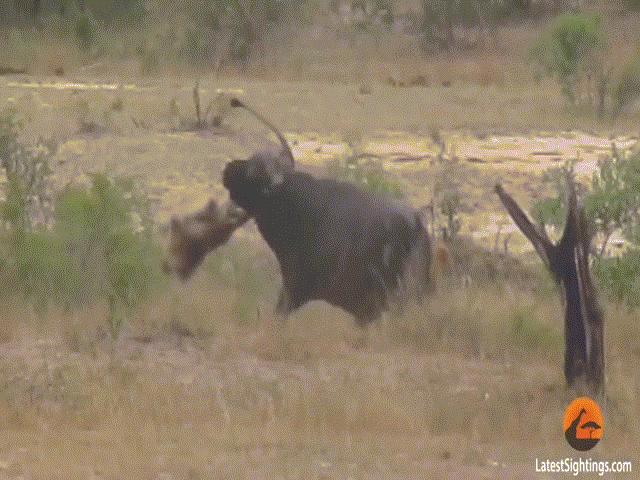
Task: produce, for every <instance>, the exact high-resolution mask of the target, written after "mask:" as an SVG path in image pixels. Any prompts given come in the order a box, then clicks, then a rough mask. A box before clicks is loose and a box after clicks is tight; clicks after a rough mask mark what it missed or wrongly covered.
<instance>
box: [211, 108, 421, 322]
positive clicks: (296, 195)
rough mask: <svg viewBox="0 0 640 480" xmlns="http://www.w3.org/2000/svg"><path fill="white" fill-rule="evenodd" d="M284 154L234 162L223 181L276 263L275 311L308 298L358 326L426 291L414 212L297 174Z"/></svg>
mask: <svg viewBox="0 0 640 480" xmlns="http://www.w3.org/2000/svg"><path fill="white" fill-rule="evenodd" d="M232 105H233V106H234V107H241V108H245V109H246V110H249V111H250V112H251V113H253V114H254V115H256V116H258V118H259V119H260V120H262V121H263V122H264V123H266V124H267V126H269V127H270V128H271V129H272V130H274V132H275V133H276V135H277V136H278V138H279V139H280V143H281V150H280V151H274V152H268V151H266V152H259V153H256V154H254V155H253V156H252V157H250V158H249V159H247V160H234V161H232V162H230V163H229V164H228V165H227V166H226V167H225V169H224V173H223V182H224V186H225V188H226V189H227V190H228V191H229V194H230V197H231V200H232V201H233V202H234V203H235V204H236V205H238V206H239V207H241V208H242V209H243V210H245V211H246V213H247V214H248V215H249V216H251V217H253V218H254V219H255V221H256V223H257V226H258V229H259V231H260V233H261V234H262V236H263V237H264V239H265V241H266V242H267V244H268V245H269V247H270V248H271V249H272V250H273V252H274V254H275V255H276V257H277V259H278V262H279V264H280V270H281V273H282V280H283V287H282V291H281V294H280V298H279V300H278V304H277V307H276V311H277V313H278V314H280V315H284V316H286V315H287V314H289V313H290V312H291V311H293V310H295V309H297V308H298V307H300V306H302V305H304V304H305V303H306V302H308V301H310V300H324V301H326V302H328V303H330V304H332V305H335V306H338V307H340V308H342V309H344V310H346V311H347V312H349V313H351V314H352V315H354V317H355V318H356V320H357V322H358V323H359V324H360V325H364V324H367V323H368V322H370V321H372V320H374V319H376V318H378V317H379V316H380V314H381V313H382V312H383V311H384V310H386V309H387V308H388V307H389V306H390V305H391V304H392V303H396V302H398V301H402V300H404V299H405V297H406V296H409V295H410V296H414V297H417V298H420V297H422V296H423V295H424V294H425V293H426V292H427V291H428V290H429V288H430V287H431V283H432V281H431V245H430V241H429V236H428V233H427V230H426V228H425V227H424V225H423V223H422V221H421V218H420V215H419V214H418V212H417V211H416V210H414V209H412V208H410V207H408V206H406V205H402V204H399V203H397V202H395V201H393V200H391V199H389V198H386V197H383V196H381V195H376V194H373V193H369V192H365V191H362V190H360V189H359V188H357V187H356V186H354V185H352V184H350V183H345V182H339V181H336V180H330V179H318V178H314V177H312V176H311V175H309V174H307V173H303V172H299V171H295V170H294V168H293V167H294V160H293V155H292V154H291V150H290V149H289V146H288V145H287V143H286V141H285V140H284V138H283V137H282V135H281V134H280V133H279V132H278V131H277V129H275V128H274V127H273V126H272V125H271V124H270V123H269V122H267V121H266V120H265V119H264V118H262V117H261V116H259V115H258V114H256V112H254V111H253V110H251V109H249V108H248V107H246V106H245V105H244V104H242V103H241V102H240V101H239V100H236V99H234V100H233V101H232Z"/></svg>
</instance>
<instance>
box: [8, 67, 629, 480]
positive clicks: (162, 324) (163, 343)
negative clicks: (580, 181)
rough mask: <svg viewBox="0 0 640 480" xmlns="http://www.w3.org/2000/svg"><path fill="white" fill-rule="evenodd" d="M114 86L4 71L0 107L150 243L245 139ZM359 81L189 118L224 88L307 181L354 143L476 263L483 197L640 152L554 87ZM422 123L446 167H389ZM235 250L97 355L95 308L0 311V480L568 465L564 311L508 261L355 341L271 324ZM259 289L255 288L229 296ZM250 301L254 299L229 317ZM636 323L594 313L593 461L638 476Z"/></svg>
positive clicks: (350, 334) (271, 85)
mask: <svg viewBox="0 0 640 480" xmlns="http://www.w3.org/2000/svg"><path fill="white" fill-rule="evenodd" d="M55 82H58V83H55ZM69 82H76V83H78V84H77V85H73V86H69V85H67V86H64V85H62V84H65V83H69ZM119 83H120V82H112V81H111V80H110V79H109V77H108V76H103V77H98V78H89V76H87V75H78V77H77V78H69V79H59V78H56V79H52V78H46V77H41V78H40V77H39V78H32V77H23V76H14V77H1V78H0V108H2V107H5V106H12V107H14V108H16V109H17V111H18V112H19V114H20V115H22V116H23V117H24V118H26V119H27V120H28V123H27V126H26V130H25V137H26V138H27V139H29V138H35V137H38V136H45V137H51V138H54V139H56V140H57V141H58V143H59V145H60V149H59V152H58V154H57V155H56V157H55V164H54V165H53V170H54V181H55V182H56V183H57V184H58V185H64V184H65V183H67V182H70V181H73V182H82V181H84V180H85V179H86V177H85V175H86V174H87V173H90V172H94V171H108V172H110V173H115V174H125V175H133V176H136V177H137V178H138V180H139V182H140V183H141V184H142V185H143V186H144V189H145V190H146V191H147V192H148V194H149V196H150V198H151V199H152V200H153V202H154V208H153V213H154V216H155V218H156V220H157V221H158V223H159V224H160V225H162V224H163V223H164V222H166V220H167V218H168V216H169V215H170V214H171V213H186V212H188V211H190V210H192V209H195V208H199V207H200V206H202V204H203V203H204V202H205V201H206V200H207V199H208V198H209V197H210V196H214V197H222V196H223V195H224V192H223V190H222V188H221V185H220V181H219V178H220V172H221V169H222V168H223V166H224V163H225V162H226V161H227V160H228V159H229V158H231V157H233V156H241V155H246V154H247V153H248V152H250V151H252V149H254V148H256V147H258V146H259V145H261V144H262V142H263V140H262V139H263V136H264V132H263V131H261V130H260V129H259V128H257V127H256V126H255V124H254V123H253V122H252V121H251V120H250V119H247V118H246V117H244V116H242V115H238V114H235V113H234V114H233V116H227V117H225V119H224V122H223V125H222V126H221V127H219V128H216V129H211V130H207V131H185V125H186V126H188V124H189V123H192V122H193V118H194V114H193V110H192V109H193V105H192V100H191V96H192V87H193V84H194V81H193V79H191V78H179V77H178V78H176V79H175V80H171V81H170V80H162V79H138V78H134V79H131V81H130V82H127V81H125V82H122V85H120V86H116V87H114V88H112V87H111V85H112V84H119ZM56 85H57V86H56ZM87 85H89V86H87ZM100 85H102V86H100ZM370 86H371V91H372V93H371V94H361V93H359V89H360V85H359V84H357V83H356V84H339V83H325V82H320V81H319V82H295V83H294V82H291V83H288V82H282V81H277V82H275V81H256V80H253V81H252V80H247V79H225V80H215V79H213V78H203V79H202V80H201V89H202V91H201V93H202V98H203V103H205V105H206V104H207V103H208V102H209V100H210V99H213V98H214V94H215V92H216V89H218V88H220V89H224V90H225V91H227V92H231V93H234V94H240V95H242V96H243V98H245V99H246V100H247V101H248V102H250V103H251V104H252V105H254V106H255V107H256V108H257V109H259V110H260V111H262V112H264V113H266V114H267V116H268V117H269V118H272V119H273V121H274V122H275V123H276V124H277V125H280V126H281V127H282V128H283V129H284V130H285V131H286V133H287V136H288V137H289V139H290V140H291V141H292V143H293V144H294V150H295V153H296V155H297V157H298V158H300V168H303V169H306V170H309V171H311V172H312V173H314V174H316V175H325V174H326V173H327V169H326V162H327V161H328V160H330V159H332V158H335V157H339V156H341V155H343V154H344V153H345V152H346V151H347V150H348V149H349V148H357V149H361V150H363V151H366V152H368V153H374V154H376V155H379V156H380V157H381V158H382V160H381V161H382V163H383V165H384V167H385V169H386V172H387V175H388V176H389V178H392V179H393V180H394V181H397V182H400V184H401V185H402V186H403V189H404V190H405V191H406V193H407V199H408V201H409V202H410V203H412V204H414V205H416V206H420V205H423V204H424V203H426V202H428V201H429V200H430V198H431V196H432V194H433V192H434V190H435V188H436V186H437V185H438V184H442V183H446V182H453V183H455V184H456V185H457V187H459V188H460V190H461V192H462V193H463V197H464V202H463V223H464V233H467V234H472V235H474V236H475V237H476V239H477V240H478V242H484V243H485V245H486V246H492V245H493V244H494V241H495V231H496V230H495V226H496V224H498V223H500V222H502V221H503V220H504V217H503V214H502V212H501V210H500V207H499V204H498V202H497V200H496V198H495V197H494V195H493V194H492V190H491V188H492V186H493V184H494V183H495V182H496V181H498V180H500V181H502V182H503V183H504V184H505V186H506V188H507V189H509V190H510V191H512V192H514V193H515V196H516V198H518V200H521V201H524V202H525V204H530V202H531V201H532V200H533V199H535V198H538V197H539V196H541V195H543V194H544V193H545V192H544V189H543V188H542V187H541V186H540V182H539V175H540V173H541V171H542V169H543V168H546V167H547V166H549V165H553V164H557V163H561V161H562V160H564V159H567V158H570V157H572V156H574V155H575V153H574V152H578V151H579V152H580V158H581V160H582V162H581V163H582V164H583V165H584V166H585V169H586V170H587V171H588V168H589V165H591V164H593V162H594V161H595V159H597V157H598V155H599V154H601V153H603V152H604V151H606V147H607V144H608V138H607V135H609V134H610V133H617V134H618V135H620V136H621V137H620V138H619V139H618V140H619V142H620V144H621V145H622V144H624V145H626V144H625V143H624V142H627V141H628V140H629V138H628V137H630V136H633V135H634V134H635V128H636V126H635V122H636V121H637V118H636V117H634V116H633V115H630V116H629V117H628V118H627V119H626V120H623V122H622V123H621V124H620V125H618V126H617V127H616V128H619V131H617V132H616V131H614V130H615V129H613V130H612V128H611V126H610V125H602V124H597V123H595V122H594V121H593V120H591V119H590V118H588V117H584V116H582V117H581V116H576V115H575V113H573V112H568V111H566V110H565V109H564V107H562V102H561V99H560V97H559V95H558V93H557V92H556V90H555V89H554V88H553V87H552V86H549V85H542V86H540V87H539V88H537V89H532V88H529V86H522V87H517V86H507V87H504V86H503V87H501V86H499V85H493V86H492V85H489V86H481V85H475V84H468V83H463V82H458V83H454V84H453V86H452V87H449V88H446V87H443V86H441V85H434V86H431V87H425V88H423V87H416V88H393V87H391V86H388V85H385V84H384V83H383V82H378V81H374V82H372V84H371V85H370ZM63 87H64V88H63ZM172 99H175V102H172ZM172 103H173V104H174V105H175V106H173V107H172V106H171V104H172ZM625 122H627V123H625ZM578 128H579V129H580V130H591V129H593V130H595V132H594V135H595V136H594V137H588V138H587V137H585V136H584V135H583V134H582V133H580V132H575V131H573V130H575V129H578ZM434 129H439V130H441V131H442V134H443V137H444V138H445V140H446V143H447V148H448V153H449V154H452V155H453V154H455V155H456V156H459V157H460V160H459V161H457V162H444V163H441V162H433V161H431V160H430V159H429V158H427V159H425V160H421V161H415V162H397V161H396V160H397V158H398V157H399V156H400V157H401V156H406V155H413V154H416V153H418V154H422V155H425V156H427V157H429V156H435V154H436V153H437V148H436V146H435V145H434V143H433V141H432V138H431V134H432V131H433V130H434ZM238 132H252V133H249V134H247V133H238ZM545 132H546V133H545ZM549 132H551V133H549ZM562 132H564V133H562ZM516 134H517V137H515V136H514V135H516ZM623 135H624V136H623ZM549 138H551V140H550V141H548V142H547V143H544V139H547V140H548V139H549ZM349 145H350V146H351V147H349ZM540 145H542V147H540ZM539 148H543V149H544V150H545V151H544V152H542V153H543V154H540V152H538V153H536V154H534V152H536V151H537V150H538V149H539ZM476 157H477V158H476ZM471 158H476V160H470V159H471ZM558 159H559V160H558ZM477 160H480V162H478V161H477ZM590 162H591V163H590ZM160 233H161V234H162V228H160ZM242 242H248V244H249V245H250V248H251V250H250V251H251V252H253V253H254V254H255V257H254V260H253V262H254V263H250V264H249V265H245V266H244V267H243V268H244V269H245V270H244V273H248V274H249V276H247V277H242V276H234V275H235V274H236V273H238V272H235V271H233V268H231V269H229V268H227V267H225V259H226V258H228V257H230V255H231V253H232V252H233V248H236V247H234V245H237V244H241V243H242ZM234 245H232V246H230V247H229V248H230V249H227V250H223V251H222V252H221V253H219V254H217V256H213V257H212V258H211V260H210V262H209V264H208V265H206V266H205V268H203V269H202V271H201V272H200V273H199V274H198V275H197V276H196V278H195V279H194V280H193V281H191V282H190V283H188V284H186V285H181V284H178V283H177V282H176V283H175V284H172V285H171V286H170V288H169V291H168V293H166V294H165V295H164V296H163V297H162V298H156V299H154V300H153V301H151V302H149V303H148V304H146V305H145V306H144V308H142V309H141V310H140V311H139V312H138V313H137V314H136V316H135V318H133V319H132V320H131V322H130V323H129V324H128V325H127V326H126V327H125V330H124V331H123V333H122V335H121V337H120V338H119V340H117V341H115V342H114V341H112V340H111V339H110V338H109V336H108V334H107V331H106V328H105V326H104V322H103V320H102V318H104V309H103V307H102V306H99V305H98V306H96V307H94V308H92V309H89V310H87V311H81V312H74V313H62V312H55V311H50V312H48V313H47V314H46V315H44V316H42V315H38V314H36V313H34V312H33V311H32V310H31V309H30V308H29V307H26V306H25V305H23V304H21V303H20V302H19V301H17V300H11V301H8V300H6V299H5V300H3V301H4V302H5V304H4V305H3V309H2V310H1V311H0V324H1V325H2V332H0V372H1V373H0V430H1V431H2V435H0V478H20V477H22V478H37V479H40V478H42V479H45V478H46V479H49V478H61V479H62V478H65V479H66V478H105V479H106V478H150V479H151V478H154V479H156V478H163V479H169V478H176V479H182V478H190V479H198V478H238V479H242V478H247V479H248V478H251V479H255V478H264V479H272V478H308V479H320V478H323V479H329V478H345V479H346V478H353V479H394V478H398V479H399V478H538V477H537V476H536V474H535V471H534V467H535V459H536V457H537V458H546V457H551V458H562V457H565V456H573V457H576V452H574V451H572V450H570V448H569V447H568V446H567V445H566V442H565V441H564V438H563V434H562V431H561V425H562V423H561V422H562V415H563V411H564V407H565V405H566V404H567V403H568V402H569V401H570V400H571V399H572V398H573V396H574V394H573V393H572V392H570V391H567V389H566V388H565V386H564V380H563V378H562V370H561V361H562V325H561V316H562V310H561V306H560V305H559V300H558V296H557V294H556V293H555V291H554V290H553V288H552V286H551V285H550V284H549V280H548V279H547V278H546V277H545V276H544V275H541V274H540V273H539V271H538V270H536V268H535V267H532V266H530V265H525V266H524V267H519V268H522V269H524V271H525V273H526V275H524V280H521V281H518V282H516V281H515V280H514V283H513V284H512V285H511V286H510V285H509V284H508V282H504V281H502V282H497V283H491V284H489V283H488V282H486V283H485V281H484V280H483V279H482V277H478V278H476V277H474V279H473V283H472V285H471V287H469V288H463V287H462V286H461V285H460V284H459V283H455V282H454V283H451V284H443V286H442V288H441V289H440V290H439V292H438V293H437V294H436V295H435V297H433V298H431V299H430V300H429V301H428V302H427V303H426V304H425V305H423V306H413V307H411V308H410V309H409V310H408V311H407V312H405V313H404V314H402V315H400V314H393V315H389V316H388V317H387V318H385V320H384V321H383V322H381V324H380V325H377V326H373V327H372V328H370V329H369V330H368V331H365V332H363V331H360V330H358V329H357V328H355V327H354V325H353V322H352V320H351V319H350V318H349V317H348V316H346V315H344V314H342V313H341V312H339V311H337V310H335V309H332V308H330V307H328V306H326V305H324V304H314V305H311V306H309V307H308V308H305V309H303V310H302V311H301V312H299V313H298V314H296V315H294V316H293V317H292V318H291V319H290V320H289V322H288V323H287V324H286V325H274V324H273V322H272V318H271V315H270V314H269V312H270V311H271V305H272V304H273V302H274V299H275V294H276V285H277V284H278V282H279V278H278V275H277V270H276V265H275V261H274V259H273V257H272V256H271V254H270V253H269V252H268V251H267V250H266V248H265V246H264V245H263V244H262V243H261V241H260V239H259V238H258V237H257V235H256V233H255V231H253V230H252V229H251V228H249V229H247V230H246V231H243V232H239V235H238V239H237V243H236V244H234ZM242 245H244V244H242ZM511 245H512V250H516V251H517V250H518V245H520V246H521V247H522V246H524V245H525V242H524V241H523V239H521V238H515V237H514V239H513V241H512V244H511ZM237 248H249V247H246V246H245V247H237ZM242 251H243V250H241V253H242ZM522 258H524V259H525V260H527V259H529V258H530V257H526V256H523V257H522ZM525 263H527V262H525ZM231 267H233V265H232V266H231ZM225 269H226V270H225ZM216 272H217V273H216ZM220 272H223V273H222V274H220ZM224 272H227V273H224ZM527 272H528V273H527ZM531 272H533V273H531ZM240 273H242V272H240ZM254 273H255V275H258V274H260V275H262V277H260V278H263V279H264V282H262V284H261V285H257V286H256V285H252V284H245V283H244V282H245V281H246V280H247V279H248V278H251V275H252V274H254ZM230 276H233V278H235V279H236V280H234V281H229V280H228V277H230ZM225 279H226V280H225ZM531 279H533V281H532V280H531ZM234 282H235V283H234ZM251 288H255V289H257V290H258V299H257V301H256V302H255V304H254V303H249V304H247V303H246V302H245V301H244V298H245V294H246V293H247V292H248V291H249V290H250V289H251ZM639 328H640V327H639V325H638V322H637V313H633V312H627V311H624V310H622V309H620V308H618V307H616V306H613V305H609V306H608V308H607V336H606V342H607V392H608V393H607V398H606V401H605V402H604V405H603V407H604V416H605V420H606V422H607V423H606V427H605V428H606V433H605V437H604V440H603V441H602V442H601V444H600V445H598V446H597V447H596V449H595V450H593V451H592V452H591V453H590V454H589V456H591V457H593V458H594V459H595V458H597V459H612V460H613V459H632V460H636V462H637V461H638V460H640V451H639V450H638V443H637V438H638V435H640V424H639V423H638V420H637V417H638V414H639V413H640V403H639V401H638V398H637V395H636V393H637V391H638V388H639V387H640V375H639V373H638V369H637V364H638V359H639V357H640V347H639V346H638V345H640V343H639V340H640V330H639Z"/></svg>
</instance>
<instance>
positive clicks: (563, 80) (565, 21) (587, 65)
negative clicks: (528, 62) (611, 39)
mask: <svg viewBox="0 0 640 480" xmlns="http://www.w3.org/2000/svg"><path fill="white" fill-rule="evenodd" d="M601 23H602V22H601V20H600V17H599V16H598V15H593V14H566V15H561V16H559V17H558V18H556V19H555V20H554V22H553V23H552V25H551V26H550V27H549V28H548V29H547V30H546V31H545V32H544V33H543V34H542V36H541V37H540V38H539V39H538V40H537V41H536V43H535V44H534V46H533V47H532V48H531V50H530V53H529V55H530V58H531V59H532V60H533V61H534V62H535V63H536V64H537V66H538V67H540V68H541V69H542V72H543V73H544V74H546V75H548V76H550V77H553V78H555V79H556V80H557V81H558V83H559V84H560V87H561V89H562V93H563V94H564V95H565V97H566V98H567V100H568V101H569V103H570V104H572V105H573V104H577V103H579V102H580V101H581V100H584V99H585V98H594V97H595V95H594V92H592V91H591V89H592V88H594V86H593V85H590V84H589V81H588V79H594V80H595V84H596V85H597V84H598V83H599V82H601V81H602V80H603V79H604V78H605V77H606V74H605V72H604V69H603V65H602V59H601V56H602V54H603V52H604V51H605V48H606V45H607V42H606V38H605V34H604V33H603V30H602V25H601ZM595 88H597V87H595Z"/></svg>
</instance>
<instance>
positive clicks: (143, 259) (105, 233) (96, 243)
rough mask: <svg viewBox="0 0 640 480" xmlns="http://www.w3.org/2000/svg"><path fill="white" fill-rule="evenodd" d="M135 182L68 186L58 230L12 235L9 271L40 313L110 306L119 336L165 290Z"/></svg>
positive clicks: (98, 179)
mask: <svg viewBox="0 0 640 480" xmlns="http://www.w3.org/2000/svg"><path fill="white" fill-rule="evenodd" d="M139 199H140V197H139V195H138V194H137V193H136V192H135V191H134V190H133V188H132V184H131V183H130V182H123V181H117V180H111V179H109V178H108V177H106V176H105V175H95V176H94V177H93V179H92V185H91V187H90V188H79V187H69V188H67V189H65V190H64V191H63V192H62V193H61V194H60V195H59V197H58V199H57V201H56V203H55V215H54V223H53V228H51V229H44V228H37V229H32V230H31V231H23V232H21V233H19V234H16V235H13V236H12V237H11V239H10V240H8V241H7V243H6V244H5V249H4V250H5V255H6V257H7V266H8V268H9V270H10V271H12V272H13V273H14V276H15V279H14V280H15V284H16V286H17V287H18V290H19V291H21V292H22V294H23V295H24V296H25V297H26V298H27V299H29V300H31V301H32V302H33V303H34V305H35V306H36V307H38V309H40V310H42V309H45V308H46V307H47V306H48V305H49V304H55V305H59V306H62V307H64V308H65V309H73V308H77V307H82V306H86V305H90V304H94V303H97V302H103V301H104V302H106V304H107V306H108V308H109V310H108V317H107V321H108V325H109V328H110V330H111V333H112V335H113V336H114V337H116V336H117V335H118V332H119V329H120V326H121V324H122V322H123V319H124V318H126V316H127V315H129V314H130V313H131V311H132V310H133V309H134V308H135V307H136V306H137V305H138V304H139V303H140V302H141V301H142V300H144V299H145V298H147V297H148V296H149V294H150V293H151V292H152V291H153V289H154V288H156V287H158V286H159V285H161V281H160V279H161V276H160V271H159V265H160V256H161V252H160V249H159V247H158V246H157V245H156V244H155V243H154V241H153V239H152V236H151V228H150V227H151V224H150V220H148V219H147V218H146V214H145V213H144V209H143V208H142V207H143V204H142V203H140V200H139Z"/></svg>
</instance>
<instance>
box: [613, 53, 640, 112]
mask: <svg viewBox="0 0 640 480" xmlns="http://www.w3.org/2000/svg"><path fill="white" fill-rule="evenodd" d="M612 95H613V115H614V116H617V115H619V114H620V113H621V112H622V110H623V109H624V108H625V107H627V106H629V105H631V104H632V103H633V102H634V101H636V100H637V99H638V97H640V56H638V57H637V58H635V59H634V60H633V61H632V62H630V63H629V64H628V65H627V66H625V68H624V70H623V71H622V73H621V74H620V77H619V78H618V81H617V83H616V85H615V86H614V88H613V94H612Z"/></svg>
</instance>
